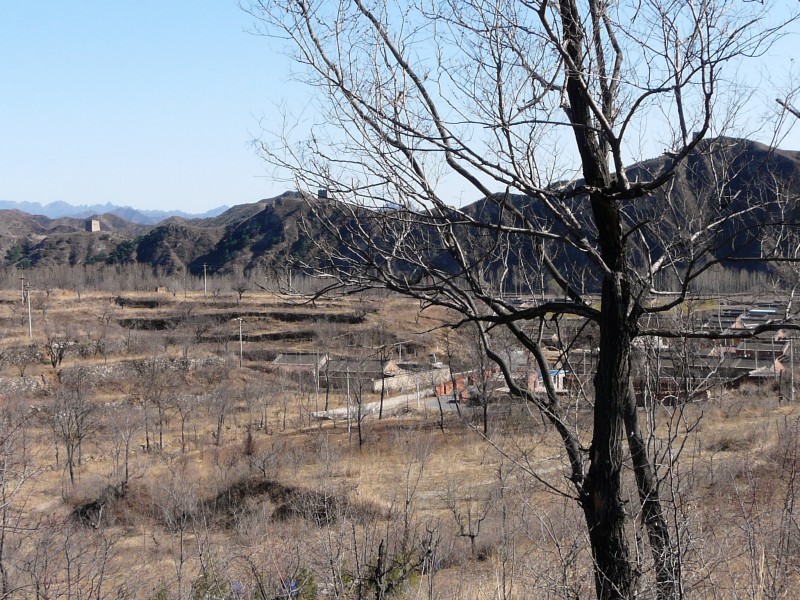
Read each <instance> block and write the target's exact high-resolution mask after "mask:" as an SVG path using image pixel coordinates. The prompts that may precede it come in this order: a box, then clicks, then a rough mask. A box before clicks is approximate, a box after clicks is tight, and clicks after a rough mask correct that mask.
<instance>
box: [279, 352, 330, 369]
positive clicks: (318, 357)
mask: <svg viewBox="0 0 800 600" xmlns="http://www.w3.org/2000/svg"><path fill="white" fill-rule="evenodd" d="M327 362H328V355H327V354H325V353H320V352H281V353H280V354H278V356H277V358H276V359H275V360H273V361H272V364H273V365H275V366H276V367H278V368H279V369H281V370H283V371H289V372H297V373H311V374H316V373H319V372H320V370H322V369H323V368H324V367H325V365H326V363H327Z"/></svg>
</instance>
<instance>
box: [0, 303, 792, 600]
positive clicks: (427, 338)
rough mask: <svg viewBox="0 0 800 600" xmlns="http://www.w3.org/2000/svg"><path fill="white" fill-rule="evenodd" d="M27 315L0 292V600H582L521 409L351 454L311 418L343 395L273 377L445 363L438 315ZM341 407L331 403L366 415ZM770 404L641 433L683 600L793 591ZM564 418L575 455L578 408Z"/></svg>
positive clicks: (753, 399) (560, 471)
mask: <svg viewBox="0 0 800 600" xmlns="http://www.w3.org/2000/svg"><path fill="white" fill-rule="evenodd" d="M31 300H32V302H31V323H32V331H33V338H32V339H29V336H28V308H27V305H23V304H22V303H21V302H20V295H19V292H12V291H6V292H2V293H1V294H0V334H2V340H1V341H0V344H1V345H0V352H2V354H0V356H1V357H2V362H1V363H0V401H1V402H2V415H1V416H2V423H0V467H2V469H1V470H0V477H2V480H1V481H0V494H2V497H1V498H0V501H1V503H0V507H1V510H2V512H0V519H2V524H1V525H2V529H0V585H1V586H2V594H0V596H2V597H7V598H97V599H99V598H165V599H166V598H259V599H264V600H266V599H272V598H288V597H298V598H334V597H336V598H384V597H396V598H420V599H421V598H428V599H433V598H436V599H445V598H447V599H451V598H452V599H456V598H459V599H472V598H487V599H488V598H504V599H506V598H586V597H591V596H592V594H593V586H594V584H593V580H592V569H591V556H590V554H589V551H588V543H587V539H586V538H587V534H586V531H585V527H584V525H583V519H582V515H581V512H580V509H579V507H578V505H577V503H576V502H575V500H574V498H572V497H571V494H572V492H571V488H570V486H569V482H568V481H567V479H566V476H567V474H568V468H567V465H566V464H565V459H564V456H563V452H562V450H561V446H560V442H559V439H558V436H557V435H556V434H555V432H554V431H553V430H552V429H551V428H550V427H549V426H547V425H546V424H545V421H544V420H543V419H542V418H541V416H540V415H538V414H536V413H535V412H533V411H532V410H530V409H529V407H527V406H524V405H522V404H520V403H519V402H517V401H514V400H510V399H502V398H500V399H498V400H496V401H495V402H493V403H492V405H491V407H490V408H491V410H490V411H489V428H488V435H486V436H484V435H483V434H482V432H481V427H480V420H481V415H480V414H478V413H479V411H475V412H473V411H474V409H473V407H470V406H467V405H466V404H463V405H461V406H460V408H459V410H457V411H456V410H448V411H446V412H442V413H440V412H439V411H438V409H436V408H431V406H432V404H430V403H427V408H426V403H421V404H419V405H418V404H417V403H415V402H411V403H410V404H409V406H408V410H400V411H397V412H395V413H393V414H387V415H385V416H384V417H383V418H382V419H380V420H379V419H378V418H377V417H376V416H375V415H370V416H369V417H366V418H364V419H363V421H362V422H361V423H360V425H361V428H360V432H359V427H358V423H357V422H356V419H354V418H351V419H349V420H345V419H339V420H335V421H334V420H330V419H328V420H322V419H318V418H315V417H314V415H313V413H314V412H315V411H318V410H321V408H322V407H323V406H324V405H325V404H326V403H327V405H328V407H329V408H335V407H342V406H346V405H347V404H348V401H347V393H346V390H344V389H336V390H331V391H326V390H324V389H321V388H318V387H317V385H316V383H315V381H314V377H313V376H309V375H308V374H307V373H306V374H305V375H302V374H298V373H297V372H289V371H282V370H280V369H278V368H277V367H275V366H274V365H273V364H271V362H272V360H273V359H274V358H275V357H276V356H277V355H278V353H280V352H286V351H293V352H299V351H303V352H309V353H317V352H318V353H329V354H331V355H336V356H343V357H344V356H351V357H353V356H366V355H371V353H374V351H375V350H374V349H375V348H381V347H390V348H392V354H391V356H392V357H394V358H396V359H399V357H398V350H399V348H398V345H401V346H402V348H403V353H404V359H405V360H408V359H409V358H413V357H414V356H416V357H417V359H418V360H419V361H420V362H424V361H427V360H428V356H429V354H431V353H435V354H437V356H439V357H441V356H443V354H444V353H446V352H449V353H450V354H451V355H453V356H452V357H453V358H458V360H460V361H462V362H463V361H468V360H469V358H468V353H467V352H466V348H467V347H468V346H469V343H468V341H467V340H464V339H460V338H459V337H458V336H459V335H460V334H459V332H458V331H456V332H453V331H447V330H444V329H441V328H440V325H441V324H442V323H443V322H445V321H446V319H447V315H446V314H444V313H443V312H441V311H438V312H437V311H423V312H420V310H419V306H418V305H416V304H414V303H412V302H410V301H408V300H402V299H397V298H393V297H379V296H372V297H364V298H353V297H350V298H334V299H327V300H322V301H317V302H316V303H313V304H312V303H298V302H296V301H292V300H291V299H288V298H283V297H277V296H272V295H268V294H266V293H264V294H255V293H247V294H245V295H244V297H243V298H242V299H241V300H240V301H237V296H236V295H235V294H234V295H230V294H228V295H227V296H208V297H204V296H203V294H202V293H199V294H198V293H196V292H195V293H192V294H190V295H188V296H186V297H184V296H182V295H180V294H179V295H176V296H174V295H172V294H168V293H160V294H157V293H152V294H133V293H131V294H121V295H113V294H100V293H83V294H81V295H80V296H78V295H76V294H74V293H71V292H66V291H60V290H52V291H50V292H49V294H47V296H45V294H44V292H39V293H37V296H36V297H35V298H33V297H32V299H31ZM237 318H242V319H243V320H242V341H243V344H242V347H241V355H240V345H239V321H237ZM62 351H63V352H62ZM240 357H241V361H242V364H241V367H240V365H239V361H240ZM51 359H52V360H51ZM348 383H349V381H348ZM357 383H358V382H356V381H355V380H354V381H353V382H352V387H351V389H350V395H351V399H350V403H353V402H354V401H360V402H362V403H367V402H372V401H376V400H378V398H379V394H376V393H373V392H372V391H371V390H367V389H366V388H365V387H362V386H357ZM783 385H784V386H785V385H786V380H784V381H783ZM357 388H358V389H357ZM354 398H356V400H354ZM780 398H788V394H787V393H786V390H783V392H782V393H779V391H778V390H777V389H776V386H775V385H772V384H767V385H762V386H760V387H755V386H744V387H741V388H739V389H737V390H726V391H724V392H723V393H720V394H716V395H715V399H714V400H713V401H704V402H696V403H692V404H689V405H686V406H682V407H668V406H666V407H664V406H658V407H653V408H650V409H642V410H646V412H647V414H646V415H645V416H646V419H645V420H646V422H647V423H648V424H649V425H650V436H649V444H650V446H651V451H652V456H654V457H655V460H656V463H657V465H656V466H657V469H658V472H659V474H660V476H661V486H660V492H661V495H662V498H663V499H664V501H665V503H666V506H668V507H669V511H670V519H671V526H672V529H673V535H674V537H675V539H676V542H677V544H678V546H679V548H680V553H681V554H680V559H681V570H682V575H683V579H684V593H685V595H686V597H690V598H711V597H718V598H781V597H791V596H792V590H794V589H797V588H796V586H797V585H798V584H800V577H798V567H800V562H799V561H800V559H799V558H798V552H799V551H800V528H798V521H797V508H796V506H795V504H796V502H795V497H796V496H795V494H796V491H797V481H796V480H797V466H798V439H799V438H798V427H800V411H799V410H798V407H797V406H795V405H792V404H789V403H785V402H784V403H782V402H779V399H780ZM565 401H566V402H571V403H572V405H573V408H572V409H571V414H572V418H573V419H574V422H573V423H572V426H574V427H577V428H581V431H582V439H583V441H584V444H585V445H587V446H588V444H589V434H588V432H587V427H588V426H589V425H590V423H591V416H590V412H589V407H588V404H587V401H586V400H581V401H577V400H575V399H574V398H568V399H567V400H565ZM450 408H452V406H451V407H450ZM359 439H360V440H361V443H359ZM70 464H71V467H72V468H71V469H70ZM70 471H72V475H71V474H70ZM631 477H632V475H631ZM627 489H628V490H630V491H629V493H630V495H631V496H630V498H629V501H628V504H627V506H628V508H629V514H630V518H631V519H632V520H634V521H636V520H637V519H638V507H639V503H638V499H637V498H636V496H635V486H633V485H628V486H627ZM636 531H637V537H636V539H632V540H631V544H632V545H633V547H635V548H636V549H637V556H639V558H640V568H641V586H640V587H641V589H642V597H643V598H647V597H652V596H653V593H652V585H651V584H652V580H653V573H652V572H651V565H650V561H649V560H648V558H647V557H648V554H649V549H648V547H647V541H646V538H645V537H644V534H643V532H642V530H641V529H640V528H638V527H637V528H636Z"/></svg>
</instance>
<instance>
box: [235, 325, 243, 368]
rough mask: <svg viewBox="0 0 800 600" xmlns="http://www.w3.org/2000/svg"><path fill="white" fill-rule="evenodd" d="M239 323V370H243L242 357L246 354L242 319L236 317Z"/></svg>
mask: <svg viewBox="0 0 800 600" xmlns="http://www.w3.org/2000/svg"><path fill="white" fill-rule="evenodd" d="M236 320H237V321H239V368H240V369H241V368H242V355H243V354H244V343H243V342H242V320H243V319H242V317H236Z"/></svg>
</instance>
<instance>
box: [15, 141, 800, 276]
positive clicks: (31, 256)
mask: <svg viewBox="0 0 800 600" xmlns="http://www.w3.org/2000/svg"><path fill="white" fill-rule="evenodd" d="M671 160H672V157H671V156H670V155H664V156H661V157H658V158H655V159H652V160H648V161H644V162H641V163H638V164H636V165H634V166H632V167H631V168H630V169H629V171H628V173H629V178H630V179H631V180H632V181H636V180H639V181H646V180H648V179H650V178H652V177H655V176H656V175H657V174H658V173H659V172H662V171H663V169H664V168H666V167H667V166H668V165H669V164H670V161H671ZM721 182H722V187H720V183H721ZM776 184H777V185H778V186H779V187H780V193H781V194H784V195H786V197H789V198H792V197H800V153H798V152H793V151H784V150H775V149H770V148H767V147H766V146H764V145H762V144H758V143H756V142H751V141H748V140H741V139H733V138H720V139H716V140H708V141H705V142H703V143H702V144H701V146H700V147H699V148H698V151H697V152H695V153H693V154H692V155H690V156H689V157H688V158H687V160H686V161H684V163H682V165H681V166H680V167H679V168H678V169H677V171H676V173H675V176H674V177H673V179H672V180H671V182H670V185H669V186H667V188H665V189H664V190H659V191H658V192H655V193H653V194H652V195H651V196H649V197H647V198H643V199H641V200H640V201H637V202H635V203H631V204H629V205H624V206H623V210H624V212H625V213H626V214H628V216H629V218H630V219H629V220H630V222H641V223H647V222H651V221H654V220H656V219H657V218H658V217H659V216H660V215H661V214H662V213H664V212H665V207H672V208H673V209H674V210H675V211H677V215H676V218H679V219H680V218H683V219H688V218H691V216H692V215H693V214H695V213H696V212H697V211H700V210H704V209H703V203H704V202H705V203H707V202H709V201H710V200H711V201H713V202H715V203H716V206H723V205H724V206H729V207H730V209H731V210H734V211H739V212H741V213H742V215H744V218H747V219H750V220H751V221H752V223H753V224H755V223H760V222H764V220H765V218H767V217H768V215H766V214H762V212H760V211H757V210H751V209H750V208H748V207H747V202H748V199H750V198H754V197H767V196H769V195H770V194H774V190H775V185H776ZM665 194H669V198H667V197H665ZM512 201H513V202H514V204H515V205H516V206H517V208H518V209H519V210H520V211H521V214H525V215H527V217H528V218H529V219H530V221H532V222H536V221H537V220H539V219H543V218H547V215H545V214H544V212H543V211H544V210H545V209H544V208H543V207H542V204H541V203H540V202H537V201H536V200H534V199H532V198H527V197H525V196H521V195H520V196H513V197H512ZM312 203H316V210H318V211H323V212H324V213H325V214H326V215H327V216H326V218H327V219H330V220H331V221H332V222H334V223H341V225H340V226H339V227H334V228H331V229H328V228H326V227H325V226H324V225H323V224H322V223H320V222H319V220H318V219H316V218H314V215H313V213H312V211H311V208H310V206H311V204H312ZM585 203H586V200H585V199H581V198H575V199H574V200H573V205H572V210H573V211H574V213H575V214H576V215H579V217H578V218H579V219H580V218H582V217H580V215H582V214H588V213H589V212H590V209H589V207H588V206H586V204H585ZM55 204H56V205H58V204H60V203H55ZM3 206H9V204H8V203H5V204H4V203H0V265H5V266H7V267H21V268H26V269H27V268H31V267H58V266H62V265H81V264H111V265H113V264H121V263H139V264H145V265H150V266H152V267H153V268H158V269H159V271H160V272H162V273H181V272H185V271H186V270H187V269H188V270H189V271H190V272H192V273H202V272H203V265H204V264H206V265H208V269H209V272H212V273H213V272H233V271H240V270H244V271H249V270H252V269H256V268H261V269H266V270H272V269H279V270H282V269H285V268H286V267H287V266H288V265H292V264H296V263H297V262H300V263H303V264H319V263H318V261H319V260H320V259H321V258H322V257H320V256H317V255H316V253H317V252H318V247H317V245H316V244H315V243H314V242H321V243H324V244H327V245H330V246H333V247H335V246H336V245H338V244H340V241H339V240H338V239H337V237H338V235H337V233H338V232H345V231H347V230H348V226H350V227H352V226H353V223H351V222H349V221H346V220H345V219H354V218H358V219H361V218H362V217H363V218H364V220H363V222H362V223H361V224H360V225H359V226H360V227H361V228H362V229H364V230H368V229H369V230H371V228H372V227H374V226H375V223H376V220H375V218H374V217H375V215H374V213H373V214H370V211H367V210H366V209H364V210H363V211H360V212H359V213H358V214H357V215H354V214H353V213H352V212H350V211H347V210H342V208H341V205H340V204H338V203H337V202H336V201H335V200H318V199H317V198H316V197H303V196H301V195H300V194H298V193H296V192H286V193H284V194H282V195H280V196H278V197H275V198H271V199H267V200H261V201H259V202H254V203H251V204H240V205H237V206H234V207H232V208H229V209H227V210H224V211H222V210H221V209H217V210H215V211H210V212H211V213H212V214H213V216H209V215H208V213H207V214H206V215H203V216H194V215H185V214H183V213H167V212H162V213H159V212H158V211H134V209H124V210H130V211H133V212H134V213H137V214H138V215H140V217H139V219H138V220H137V221H135V222H134V219H133V218H131V215H129V214H127V213H125V212H122V213H120V212H119V211H117V210H115V211H109V210H107V209H108V207H109V206H111V205H102V206H95V207H69V208H70V209H71V210H75V211H77V214H73V216H62V217H58V218H52V217H47V216H42V215H31V214H28V213H27V211H25V212H23V211H21V210H20V209H19V208H16V209H14V210H2V207H3ZM14 206H15V207H19V206H25V205H19V204H18V205H14ZM27 206H29V207H30V206H31V205H27ZM48 206H49V207H53V206H54V205H48ZM64 206H68V205H64ZM795 206H796V208H791V207H790V210H791V211H793V212H794V211H800V203H795ZM43 208H45V207H40V206H39V205H33V208H32V209H31V210H32V211H33V212H39V213H41V212H43V210H41V209H43ZM56 208H58V206H56ZM112 208H115V209H116V208H118V207H112ZM384 210H386V209H384ZM464 210H465V211H466V212H467V213H471V214H473V215H475V216H476V217H478V216H479V218H480V219H481V220H484V221H488V222H491V221H492V220H493V219H498V218H502V219H505V218H507V217H508V215H505V216H501V215H500V214H499V213H498V209H497V204H496V203H495V202H492V201H491V199H483V200H479V201H478V202H475V203H474V204H472V205H470V206H468V207H465V209H464ZM629 211H635V212H636V214H633V213H632V212H631V213H629ZM51 214H55V213H51ZM168 214H176V215H177V216H171V217H169V218H167V219H165V220H162V221H160V222H159V223H157V224H152V223H146V222H145V223H143V222H142V217H147V218H150V219H156V218H157V217H155V216H153V215H168ZM95 215H96V218H97V219H98V220H99V221H100V231H99V232H95V233H90V232H87V231H85V217H87V216H95ZM794 217H795V218H797V215H796V213H795V215H794ZM337 220H338V221H337ZM745 226H747V224H745ZM756 229H757V228H755V227H754V228H753V230H754V231H755V230H756ZM553 233H558V231H557V228H556V229H554V230H553ZM667 234H668V233H667ZM375 235H376V236H380V235H382V234H381V233H380V232H379V231H377V230H376V231H375ZM459 235H461V234H459ZM463 236H464V239H467V238H470V237H471V242H470V243H469V244H465V246H466V247H468V248H474V249H475V250H476V251H479V249H480V246H481V243H483V244H484V245H485V243H486V240H483V242H482V241H481V239H480V235H479V234H476V233H475V232H474V231H468V230H467V229H465V230H464V231H463ZM475 236H477V237H475ZM720 236H721V237H722V238H725V239H728V240H729V243H728V247H727V248H724V249H723V250H724V252H725V256H730V255H731V250H732V249H734V247H735V252H733V253H734V254H736V255H737V256H741V257H745V256H747V255H748V254H749V253H750V252H751V251H752V248H754V247H757V246H758V244H759V243H760V240H758V239H755V238H753V239H750V238H747V239H742V238H741V237H737V235H736V234H733V233H729V232H726V231H724V230H722V231H720ZM423 237H425V236H423ZM376 239H377V238H376ZM449 252H450V251H449V249H447V248H429V249H428V254H429V255H430V258H431V259H433V260H435V261H436V263H437V264H438V265H440V266H441V267H442V268H445V269H447V268H448V265H449V264H450V263H451V262H452V257H451V256H450V254H449ZM538 256H539V253H538V251H537V250H536V249H535V248H534V247H533V245H532V242H523V243H521V244H520V245H519V248H515V251H514V255H513V256H506V257H505V258H504V259H503V260H505V261H506V264H507V265H508V266H510V267H511V268H512V270H513V269H514V267H515V266H516V265H517V264H518V263H522V262H525V263H528V264H535V261H537V260H539V259H538V258H537V257H538ZM552 259H553V260H554V261H558V262H559V263H561V262H562V261H563V265H564V266H565V270H568V271H570V270H571V271H575V272H577V271H576V267H580V261H581V260H583V259H582V258H581V257H580V256H578V255H570V254H569V253H567V254H563V255H561V256H553V257H552ZM531 261H533V262H531ZM489 262H490V263H491V260H490V261H489ZM453 266H455V265H453ZM490 266H491V265H490ZM568 267H569V268H568ZM492 268H494V267H493V266H492ZM578 270H580V269H578Z"/></svg>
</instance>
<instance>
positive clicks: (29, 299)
mask: <svg viewBox="0 0 800 600" xmlns="http://www.w3.org/2000/svg"><path fill="white" fill-rule="evenodd" d="M27 292H28V293H27V294H25V295H26V296H27V297H28V337H29V338H30V339H33V320H32V318H31V284H30V283H29V284H28V288H27Z"/></svg>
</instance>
